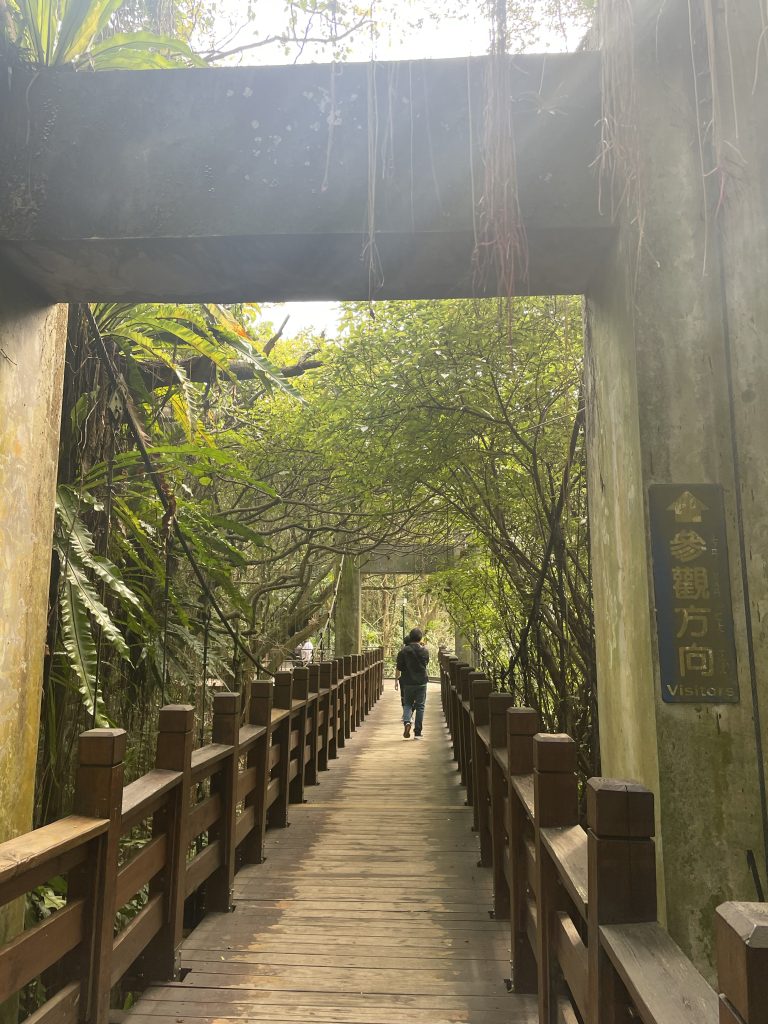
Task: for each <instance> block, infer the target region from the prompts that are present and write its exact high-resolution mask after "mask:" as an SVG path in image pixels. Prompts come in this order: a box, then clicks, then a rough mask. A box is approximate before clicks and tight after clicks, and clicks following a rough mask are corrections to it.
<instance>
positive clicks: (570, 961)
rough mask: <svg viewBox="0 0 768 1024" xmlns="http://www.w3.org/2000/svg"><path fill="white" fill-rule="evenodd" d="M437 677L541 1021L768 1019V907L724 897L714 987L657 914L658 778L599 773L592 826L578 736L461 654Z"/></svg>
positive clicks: (515, 981)
mask: <svg viewBox="0 0 768 1024" xmlns="http://www.w3.org/2000/svg"><path fill="white" fill-rule="evenodd" d="M440 678H441V690H442V701H443V708H444V711H445V716H446V719H447V722H448V727H449V729H450V732H451V737H452V741H453V749H454V755H455V759H456V760H457V762H458V767H459V771H460V772H461V779H462V782H463V783H464V784H465V785H466V787H467V796H468V802H469V803H470V804H471V805H472V808H473V812H474V825H475V829H476V830H477V832H478V833H479V839H480V864H481V865H484V866H486V867H489V868H490V869H491V870H492V871H493V888H494V908H493V909H494V914H495V916H496V917H497V918H502V919H505V918H508V919H509V920H510V922H511V940H512V957H511V959H512V971H513V973H512V987H513V989H514V991H516V992H538V999H539V1021H540V1024H578V1022H579V1021H581V1022H583V1024H625V1022H626V1024H630V1022H632V1021H642V1022H643V1024H717V1022H718V1021H719V1024H768V907H766V905H765V904H750V903H725V904H722V905H721V906H720V907H718V909H717V913H716V921H715V925H716V929H715V930H716V945H717V966H718V990H719V993H720V994H719V996H718V993H716V992H715V991H714V990H713V989H712V988H711V986H710V985H709V984H708V982H707V981H706V980H705V979H704V978H703V977H702V976H701V974H699V972H698V971H697V970H696V968H695V967H694V965H693V964H692V963H691V962H690V960H688V959H687V957H686V956H685V955H684V954H683V952H682V951H681V950H680V948H679V947H678V946H677V945H676V944H675V943H674V942H673V940H672V939H671V938H670V936H669V935H668V934H667V932H666V931H665V930H664V929H663V928H662V927H661V925H659V924H658V923H657V910H656V857H655V850H654V842H653V835H654V803H653V794H652V793H651V792H650V790H648V789H645V788H644V787H643V786H641V785H639V784H637V783H635V782H626V781H620V780H615V779H603V778H596V779H590V780H589V781H588V783H587V789H586V807H587V828H586V829H584V828H582V826H581V825H580V824H579V793H578V782H577V777H576V748H575V744H574V741H573V740H572V739H571V737H570V736H566V735H551V734H547V733H541V732H539V718H538V715H537V713H536V712H535V711H533V710H532V709H530V708H520V707H514V706H513V703H512V697H511V696H510V695H509V694H504V693H494V692H492V690H493V688H492V684H491V683H490V681H489V680H488V679H486V678H485V677H484V675H483V673H482V672H477V671H474V670H473V669H472V668H471V666H470V665H467V664H464V663H461V662H459V661H458V659H457V658H455V657H452V656H450V655H441V659H440Z"/></svg>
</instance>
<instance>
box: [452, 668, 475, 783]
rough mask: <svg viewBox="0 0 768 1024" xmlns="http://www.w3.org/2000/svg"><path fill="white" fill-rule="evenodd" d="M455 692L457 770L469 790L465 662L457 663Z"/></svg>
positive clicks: (469, 746)
mask: <svg viewBox="0 0 768 1024" xmlns="http://www.w3.org/2000/svg"><path fill="white" fill-rule="evenodd" d="M456 692H457V694H458V698H459V700H458V706H459V769H460V771H461V781H462V783H463V784H464V785H465V786H466V787H467V789H469V787H470V779H471V775H470V771H471V769H470V758H471V756H472V744H471V742H470V737H471V735H472V723H471V722H470V720H469V708H468V705H469V665H467V663H466V662H459V664H458V665H457V666H456Z"/></svg>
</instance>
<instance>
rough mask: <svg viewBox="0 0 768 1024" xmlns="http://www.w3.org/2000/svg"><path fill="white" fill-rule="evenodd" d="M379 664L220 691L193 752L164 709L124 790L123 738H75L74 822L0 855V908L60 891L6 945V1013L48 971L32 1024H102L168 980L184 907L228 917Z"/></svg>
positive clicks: (360, 703)
mask: <svg viewBox="0 0 768 1024" xmlns="http://www.w3.org/2000/svg"><path fill="white" fill-rule="evenodd" d="M383 665H384V662H383V651H382V650H380V649H377V650H374V651H368V652H366V653H365V654H359V655H352V656H351V657H345V658H336V659H334V660H333V661H327V662H321V663H320V664H317V665H310V666H308V667H307V668H296V669H294V670H293V672H279V673H278V674H277V675H276V676H275V679H274V682H272V681H268V682H264V681H257V682H253V683H251V684H249V685H248V687H247V689H246V692H245V694H244V695H243V697H242V699H241V696H240V694H237V693H220V694H217V695H216V696H215V697H214V708H213V733H212V742H211V743H209V744H208V745H207V746H204V747H201V748H200V749H198V750H193V737H194V735H195V728H194V725H195V723H194V708H192V707H191V706H188V705H172V706H169V707H164V708H163V709H162V710H161V711H160V720H159V732H158V737H157V756H156V760H155V768H154V770H152V771H150V772H148V773H147V774H146V775H144V776H142V777H141V778H140V779H138V780H137V781H136V782H133V783H131V784H130V785H128V786H125V787H124V786H123V767H124V766H123V761H124V756H125V751H126V734H125V732H124V731H123V730H122V729H93V730H91V731H89V732H85V733H83V734H82V735H81V736H80V742H79V750H78V769H77V781H76V789H75V801H74V809H75V813H74V814H72V815H70V816H69V817H67V818H64V819H62V820H61V821H57V822H55V823H54V824H52V825H47V826H45V827H44V828H40V829H37V830H35V831H34V832H30V833H27V834H26V835H22V836H19V837H18V838H17V839H13V840H11V841H10V842H6V843H3V844H2V845H0V906H6V905H8V904H10V903H11V902H12V901H14V900H16V899H17V898H19V897H21V896H24V894H26V893H28V892H30V891H31V890H32V889H34V888H35V887H37V886H39V885H42V884H44V883H46V882H49V881H50V880H51V879H53V878H54V877H56V876H65V877H66V878H67V882H68V885H67V899H66V905H65V906H64V907H63V908H62V909H59V910H57V911H56V912H55V913H53V914H52V915H51V916H50V917H48V918H47V919H45V920H43V921H41V922H39V923H38V924H36V925H34V926H33V927H31V928H29V929H27V930H26V931H23V932H22V933H21V934H19V935H18V936H16V937H15V938H13V939H12V940H11V941H10V942H7V943H6V944H5V945H3V946H0V1004H2V1003H3V1002H4V1001H5V1000H7V999H9V998H11V997H12V996H14V995H15V994H16V993H18V992H20V990H21V989H23V988H24V986H26V985H27V984H28V983H29V982H30V981H32V980H33V979H35V978H38V977H40V976H42V977H43V979H44V982H45V983H46V989H47V990H48V991H50V992H51V993H52V994H51V995H50V997H49V998H47V1000H46V1001H45V1002H44V1003H43V1005H42V1006H41V1007H40V1008H39V1009H38V1010H36V1012H35V1013H34V1014H33V1015H32V1016H31V1017H29V1018H28V1020H29V1021H30V1022H31V1024H75V1022H79V1021H84V1022H93V1024H105V1022H106V1021H107V1017H108V1011H109V1000H110V993H111V990H112V988H113V987H114V986H115V985H117V984H118V983H119V982H121V981H124V982H125V983H126V984H127V985H130V986H132V987H136V988H143V987H145V986H146V984H147V983H148V982H150V981H154V980H165V979H170V978H172V977H174V975H175V974H176V972H177V967H178V951H179V946H180V944H181V939H182V928H183V923H184V909H185V902H186V901H188V900H189V898H190V897H192V896H195V894H198V895H201V894H202V902H203V903H204V907H203V908H202V909H199V911H198V913H202V912H207V911H227V910H229V909H231V906H232V887H233V879H234V875H235V873H236V871H237V870H238V869H239V867H240V866H241V865H244V864H253V863H260V862H261V861H262V859H263V857H264V835H265V831H266V829H267V828H270V827H275V828H281V827H285V826H286V825H287V823H288V806H289V804H290V803H294V802H300V801H302V799H303V795H304V787H305V786H307V785H312V784H314V783H316V782H317V781H318V775H319V773H320V772H322V771H323V770H324V769H327V768H328V763H329V761H331V760H333V759H334V758H335V757H336V756H337V754H338V751H339V750H340V749H341V748H342V747H343V746H344V745H345V742H346V740H347V738H348V737H349V736H350V735H351V733H352V732H353V731H354V730H355V729H356V727H357V726H358V725H359V724H360V723H361V722H362V720H363V719H364V718H365V717H366V715H367V713H368V711H369V710H370V708H371V707H372V706H373V704H374V703H375V702H376V701H377V700H378V698H379V697H380V695H381V692H382V687H383ZM137 833H138V834H141V836H142V839H140V840H139V841H137V842H135V843H131V842H130V840H131V837H132V836H136V835H137ZM203 887H204V893H203Z"/></svg>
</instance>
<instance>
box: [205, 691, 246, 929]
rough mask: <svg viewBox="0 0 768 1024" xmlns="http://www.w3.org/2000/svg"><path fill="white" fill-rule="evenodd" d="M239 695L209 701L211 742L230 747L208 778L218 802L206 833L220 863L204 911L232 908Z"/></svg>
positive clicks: (238, 760)
mask: <svg viewBox="0 0 768 1024" xmlns="http://www.w3.org/2000/svg"><path fill="white" fill-rule="evenodd" d="M240 706H241V699H240V694H239V693H217V694H216V695H215V696H214V698H213V733H212V737H211V738H212V740H213V742H214V743H223V744H224V745H225V746H228V747H232V753H231V754H230V755H229V756H228V757H227V758H225V759H224V761H222V763H221V767H220V768H219V770H218V771H217V772H216V774H215V775H214V776H213V778H212V779H211V794H213V793H218V795H219V797H220V799H221V816H220V818H219V821H218V822H217V823H216V824H215V825H213V826H212V827H211V829H210V831H209V839H210V842H212V843H213V842H216V841H217V840H218V842H219V843H220V844H221V864H220V866H219V867H218V868H217V869H216V870H215V871H214V872H213V874H212V875H211V877H210V878H209V879H208V882H207V883H206V890H205V892H206V900H205V902H206V909H207V910H212V911H214V912H218V913H226V912H228V911H230V910H232V909H233V890H234V879H235V856H236V854H237V849H236V846H235V827H236V824H237V776H238V774H239V762H240V754H239V739H240Z"/></svg>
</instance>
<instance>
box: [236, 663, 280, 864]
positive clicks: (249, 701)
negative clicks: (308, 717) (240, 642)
mask: <svg viewBox="0 0 768 1024" xmlns="http://www.w3.org/2000/svg"><path fill="white" fill-rule="evenodd" d="M273 689H274V684H273V683H272V681H271V680H270V679H256V680H254V681H253V682H251V683H248V684H247V689H246V711H245V715H246V721H247V722H248V724H249V725H262V726H264V729H265V730H266V731H265V733H264V735H263V736H262V737H261V738H260V739H259V740H258V741H257V742H256V744H255V745H254V746H253V748H252V749H251V750H250V751H249V753H248V767H249V768H255V769H256V789H255V790H254V792H253V793H252V794H251V796H250V797H249V798H248V804H250V803H253V808H254V815H255V819H256V820H255V822H254V826H253V830H252V831H251V833H250V835H249V836H247V838H246V839H245V840H244V841H243V860H244V861H245V862H246V863H248V864H261V863H262V862H263V860H264V833H265V832H266V829H267V786H268V785H269V748H270V747H271V745H272V704H273V700H274V695H273Z"/></svg>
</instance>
